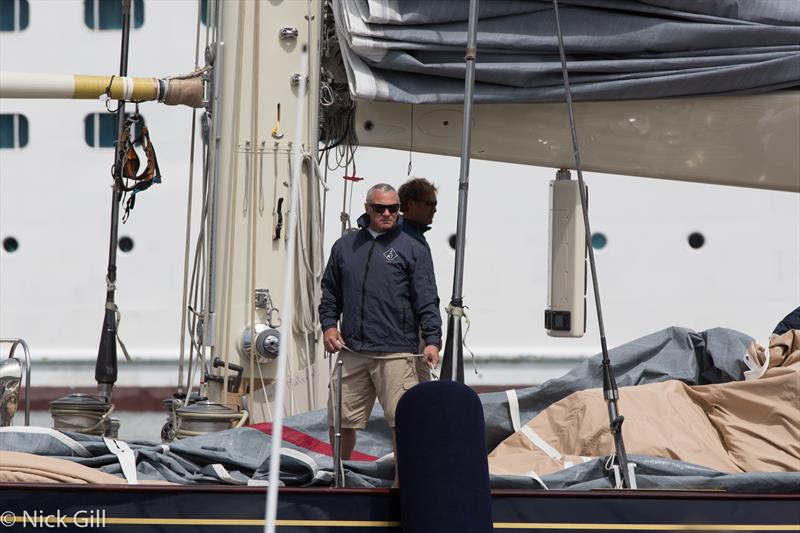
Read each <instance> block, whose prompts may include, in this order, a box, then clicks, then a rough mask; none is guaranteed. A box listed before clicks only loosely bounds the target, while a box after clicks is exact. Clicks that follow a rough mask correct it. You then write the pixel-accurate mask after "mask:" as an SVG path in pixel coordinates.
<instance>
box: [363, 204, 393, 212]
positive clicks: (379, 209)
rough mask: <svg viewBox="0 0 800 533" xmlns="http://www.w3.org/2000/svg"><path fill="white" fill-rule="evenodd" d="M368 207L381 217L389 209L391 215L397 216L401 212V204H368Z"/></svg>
mask: <svg viewBox="0 0 800 533" xmlns="http://www.w3.org/2000/svg"><path fill="white" fill-rule="evenodd" d="M367 205H369V208H370V209H372V211H373V212H374V213H378V214H379V215H382V214H383V212H384V211H386V210H387V209H388V210H389V213H391V214H395V213H397V212H398V211H400V204H389V205H384V204H367Z"/></svg>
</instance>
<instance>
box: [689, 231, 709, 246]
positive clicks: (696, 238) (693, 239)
mask: <svg viewBox="0 0 800 533" xmlns="http://www.w3.org/2000/svg"><path fill="white" fill-rule="evenodd" d="M705 243H706V238H705V237H704V236H703V234H702V233H699V232H697V231H695V232H694V233H692V234H690V235H689V246H691V247H692V248H693V249H695V250H699V249H700V248H702V247H703V245H704V244H705Z"/></svg>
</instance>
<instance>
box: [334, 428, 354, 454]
mask: <svg viewBox="0 0 800 533" xmlns="http://www.w3.org/2000/svg"><path fill="white" fill-rule="evenodd" d="M328 436H329V437H330V439H331V448H335V447H336V446H335V444H336V435H335V433H334V430H333V426H328ZM340 446H341V450H342V460H343V461H349V460H350V458H351V457H352V456H353V450H355V449H356V430H355V429H353V428H342V441H341V443H340Z"/></svg>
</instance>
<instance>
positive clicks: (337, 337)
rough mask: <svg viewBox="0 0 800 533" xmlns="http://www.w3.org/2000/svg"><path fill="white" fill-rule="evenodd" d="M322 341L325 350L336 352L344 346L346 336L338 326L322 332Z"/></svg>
mask: <svg viewBox="0 0 800 533" xmlns="http://www.w3.org/2000/svg"><path fill="white" fill-rule="evenodd" d="M322 343H323V344H324V345H325V350H326V351H328V352H329V353H336V352H338V351H339V350H341V349H342V347H343V346H344V338H342V334H341V333H339V330H338V329H336V328H328V329H326V330H325V333H323V334H322Z"/></svg>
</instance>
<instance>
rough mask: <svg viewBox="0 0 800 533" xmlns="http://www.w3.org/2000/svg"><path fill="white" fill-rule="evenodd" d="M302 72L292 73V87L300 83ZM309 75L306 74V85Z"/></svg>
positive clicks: (290, 81)
mask: <svg viewBox="0 0 800 533" xmlns="http://www.w3.org/2000/svg"><path fill="white" fill-rule="evenodd" d="M300 76H301V75H300V74H292V77H291V78H289V83H291V85H292V87H297V86H298V85H300ZM308 81H309V77H308V76H306V86H308Z"/></svg>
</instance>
